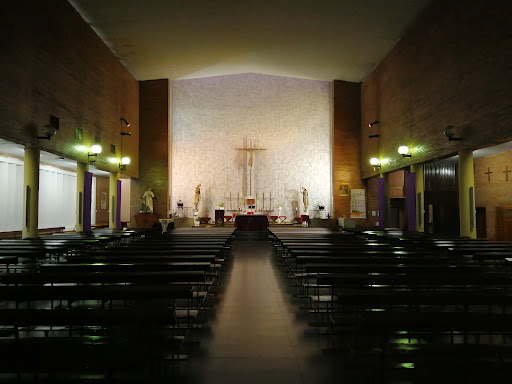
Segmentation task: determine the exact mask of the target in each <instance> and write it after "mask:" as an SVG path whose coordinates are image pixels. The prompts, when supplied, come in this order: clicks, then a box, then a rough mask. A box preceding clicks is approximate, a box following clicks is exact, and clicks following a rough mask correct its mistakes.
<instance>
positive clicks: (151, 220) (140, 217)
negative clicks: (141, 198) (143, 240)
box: [135, 213, 158, 228]
mask: <svg viewBox="0 0 512 384" xmlns="http://www.w3.org/2000/svg"><path fill="white" fill-rule="evenodd" d="M157 221H158V216H157V215H155V214H154V213H138V214H136V215H135V223H136V224H137V228H153V225H155V223H156V222H157Z"/></svg>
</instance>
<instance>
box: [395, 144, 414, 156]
mask: <svg viewBox="0 0 512 384" xmlns="http://www.w3.org/2000/svg"><path fill="white" fill-rule="evenodd" d="M398 153H399V154H401V155H402V156H403V157H411V156H412V155H411V154H410V153H409V147H408V146H407V145H401V146H399V147H398Z"/></svg>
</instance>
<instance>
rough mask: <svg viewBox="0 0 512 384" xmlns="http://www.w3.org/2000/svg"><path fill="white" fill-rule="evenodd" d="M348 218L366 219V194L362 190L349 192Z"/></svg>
mask: <svg viewBox="0 0 512 384" xmlns="http://www.w3.org/2000/svg"><path fill="white" fill-rule="evenodd" d="M350 217H351V218H353V219H366V194H365V190H364V189H351V190H350Z"/></svg>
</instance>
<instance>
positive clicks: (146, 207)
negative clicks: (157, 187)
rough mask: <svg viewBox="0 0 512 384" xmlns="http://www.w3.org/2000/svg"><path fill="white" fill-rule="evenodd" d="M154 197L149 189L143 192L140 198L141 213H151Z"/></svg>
mask: <svg viewBox="0 0 512 384" xmlns="http://www.w3.org/2000/svg"><path fill="white" fill-rule="evenodd" d="M154 197H155V194H154V193H153V191H152V190H151V188H150V187H148V189H147V190H146V192H144V194H143V195H142V196H141V199H142V209H141V211H142V213H153V198H154Z"/></svg>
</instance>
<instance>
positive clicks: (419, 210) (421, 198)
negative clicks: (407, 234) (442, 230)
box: [411, 164, 425, 232]
mask: <svg viewBox="0 0 512 384" xmlns="http://www.w3.org/2000/svg"><path fill="white" fill-rule="evenodd" d="M411 172H414V173H416V231H417V232H425V177H424V175H423V164H413V165H411Z"/></svg>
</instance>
